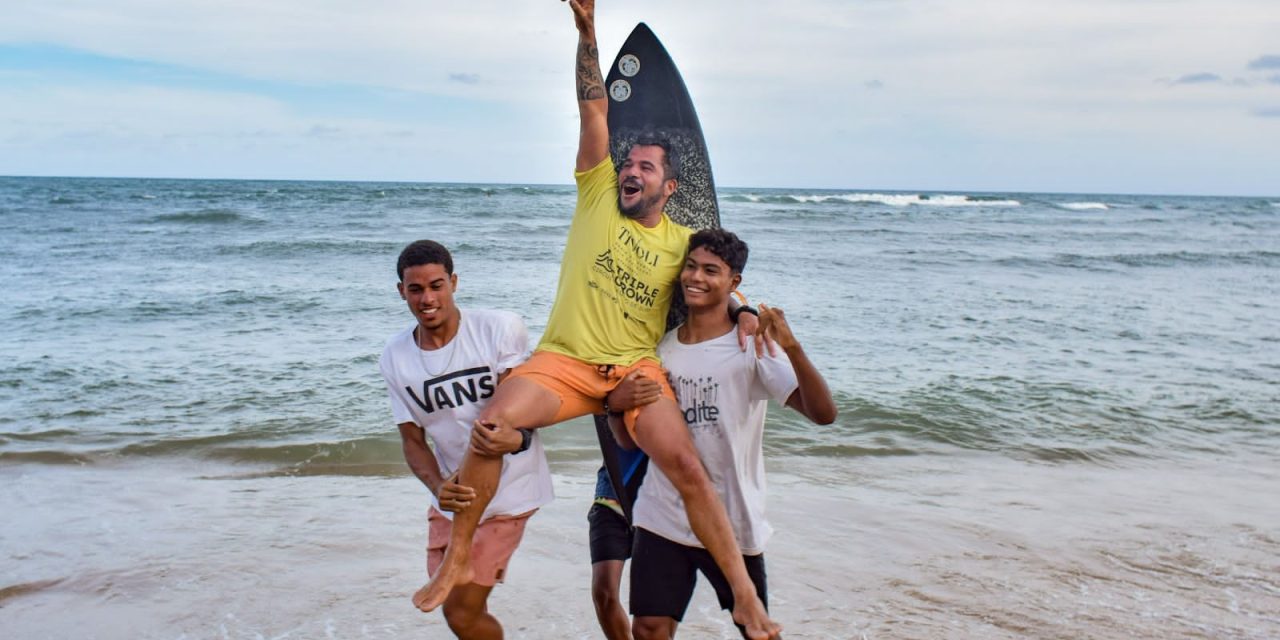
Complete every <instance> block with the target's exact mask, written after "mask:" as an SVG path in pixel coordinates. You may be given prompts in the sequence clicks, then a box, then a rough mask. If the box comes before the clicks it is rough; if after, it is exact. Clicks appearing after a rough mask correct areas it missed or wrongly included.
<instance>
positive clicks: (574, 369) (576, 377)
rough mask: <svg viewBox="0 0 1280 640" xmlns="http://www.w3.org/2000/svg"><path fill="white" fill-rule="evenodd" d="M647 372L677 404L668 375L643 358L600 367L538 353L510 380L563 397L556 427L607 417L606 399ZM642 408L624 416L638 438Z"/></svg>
mask: <svg viewBox="0 0 1280 640" xmlns="http://www.w3.org/2000/svg"><path fill="white" fill-rule="evenodd" d="M637 370H639V371H643V372H644V374H645V377H647V378H650V379H652V380H654V381H656V382H657V383H658V384H659V385H661V387H662V395H663V397H666V398H670V399H671V401H672V402H675V401H676V394H675V392H674V391H672V390H671V383H670V382H667V372H666V370H665V369H663V368H662V365H660V364H658V361H657V360H650V359H648V358H643V359H641V360H638V361H636V363H635V364H632V365H630V366H626V367H623V366H616V365H611V364H605V365H599V364H591V363H589V362H583V361H581V360H579V359H577V358H571V357H569V356H566V355H564V354H561V353H555V352H554V351H535V352H533V356H531V357H530V358H529V359H528V360H526V361H525V362H524V364H522V365H520V366H518V367H516V368H515V369H512V370H511V374H510V376H509V377H510V378H528V379H529V380H530V381H532V382H536V383H537V384H538V386H541V387H543V388H544V389H548V390H550V391H552V392H553V393H555V394H556V395H557V396H559V397H560V411H559V412H557V413H556V417H555V419H554V420H552V424H555V423H557V422H564V421H565V420H569V419H571V418H577V417H579V416H589V415H593V414H602V413H604V398H605V396H607V395H609V392H610V391H613V388H614V387H616V386H618V383H619V382H622V379H623V378H625V377H627V375H628V374H630V373H631V372H632V371H637ZM639 415H640V408H639V407H636V408H634V409H630V410H628V411H627V412H626V413H624V414H623V415H622V422H623V424H625V425H627V431H629V432H631V436H632V437H633V438H634V437H635V435H636V418H637V417H638V416H639Z"/></svg>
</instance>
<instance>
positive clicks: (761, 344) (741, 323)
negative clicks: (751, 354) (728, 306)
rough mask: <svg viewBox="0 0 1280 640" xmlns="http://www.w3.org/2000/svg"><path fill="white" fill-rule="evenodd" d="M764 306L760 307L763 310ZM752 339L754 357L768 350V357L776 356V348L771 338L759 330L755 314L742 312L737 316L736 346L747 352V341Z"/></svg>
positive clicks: (758, 319)
mask: <svg viewBox="0 0 1280 640" xmlns="http://www.w3.org/2000/svg"><path fill="white" fill-rule="evenodd" d="M763 306H764V305H761V307H762V308H763ZM751 337H754V338H755V341H756V357H757V358H759V357H761V356H763V355H764V350H765V349H766V348H767V349H768V350H769V355H771V356H776V355H778V349H777V346H776V345H775V344H774V342H773V337H772V336H770V335H769V334H767V333H765V332H764V331H762V330H761V325H760V318H757V317H756V316H755V314H752V313H747V312H745V311H744V312H742V313H739V314H738V346H739V347H741V348H742V350H743V351H746V350H747V339H748V338H751Z"/></svg>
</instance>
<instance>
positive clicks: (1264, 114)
mask: <svg viewBox="0 0 1280 640" xmlns="http://www.w3.org/2000/svg"><path fill="white" fill-rule="evenodd" d="M1253 115H1255V116H1258V117H1259V118H1280V107H1263V108H1262V109H1257V110H1255V111H1254V112H1253Z"/></svg>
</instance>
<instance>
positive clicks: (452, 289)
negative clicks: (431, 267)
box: [449, 273, 458, 293]
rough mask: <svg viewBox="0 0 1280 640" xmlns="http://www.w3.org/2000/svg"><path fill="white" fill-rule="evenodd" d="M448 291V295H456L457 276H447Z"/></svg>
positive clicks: (454, 274)
mask: <svg viewBox="0 0 1280 640" xmlns="http://www.w3.org/2000/svg"><path fill="white" fill-rule="evenodd" d="M449 291H450V293H456V292H457V291H458V274H456V273H453V274H450V275H449Z"/></svg>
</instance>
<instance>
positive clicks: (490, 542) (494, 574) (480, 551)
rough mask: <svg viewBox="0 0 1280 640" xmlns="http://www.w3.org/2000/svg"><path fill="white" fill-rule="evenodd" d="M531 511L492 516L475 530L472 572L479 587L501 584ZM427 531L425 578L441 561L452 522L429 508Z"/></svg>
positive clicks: (447, 542) (472, 548)
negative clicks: (514, 514)
mask: <svg viewBox="0 0 1280 640" xmlns="http://www.w3.org/2000/svg"><path fill="white" fill-rule="evenodd" d="M534 511H537V509H534V510H532V511H527V512H525V513H522V514H520V515H518V516H494V517H492V518H489V519H488V520H485V521H483V522H481V523H480V526H478V527H476V533H475V537H474V538H472V540H471V569H472V570H473V571H474V572H475V577H474V578H472V579H471V581H472V582H474V583H476V584H478V585H480V586H482V587H492V586H493V585H495V584H498V583H499V582H502V579H503V578H504V577H506V574H507V563H508V562H510V561H511V554H513V553H515V552H516V547H518V546H520V539H521V538H523V537H524V525H525V523H527V522H529V517H530V516H532V515H533V513H534ZM427 528H428V533H427V575H429V576H431V575H435V573H436V569H439V568H440V564H441V563H442V562H444V552H445V550H446V549H448V548H449V535H450V533H452V532H453V521H452V520H450V519H448V518H446V517H444V514H442V513H440V512H439V511H437V510H436V508H435V507H431V508H430V509H429V510H428V512H427Z"/></svg>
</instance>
